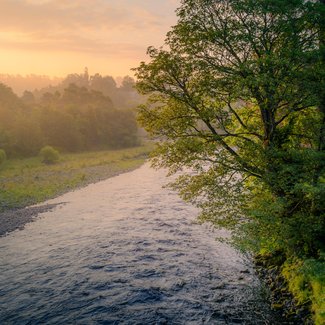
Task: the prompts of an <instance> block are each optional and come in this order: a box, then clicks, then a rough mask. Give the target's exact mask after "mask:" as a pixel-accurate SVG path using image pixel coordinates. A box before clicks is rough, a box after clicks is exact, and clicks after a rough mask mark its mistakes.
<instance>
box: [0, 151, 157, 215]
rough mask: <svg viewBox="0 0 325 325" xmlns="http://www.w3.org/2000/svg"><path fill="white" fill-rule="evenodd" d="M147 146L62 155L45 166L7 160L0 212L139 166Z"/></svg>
mask: <svg viewBox="0 0 325 325" xmlns="http://www.w3.org/2000/svg"><path fill="white" fill-rule="evenodd" d="M150 150H151V147H150V145H145V146H140V147H135V148H129V149H122V150H110V151H96V152H83V153H75V154H62V155H61V156H60V160H59V162H58V163H56V164H53V165H46V164H43V163H42V162H41V159H40V158H39V157H34V158H28V159H12V160H7V161H6V162H5V163H4V164H2V165H1V166H0V212H3V211H6V210H10V209H16V208H21V207H25V206H27V205H31V204H35V203H39V202H42V201H44V200H46V199H49V198H53V197H55V196H57V195H59V194H61V193H64V192H67V191H70V190H73V189H75V188H77V187H80V186H84V185H86V184H90V183H93V182H96V181H99V180H102V179H106V178H108V177H111V176H114V175H117V174H119V173H122V172H125V171H128V170H132V169H134V168H137V167H138V166H140V165H141V164H142V163H143V162H144V160H145V159H146V157H147V155H148V153H149V152H150Z"/></svg>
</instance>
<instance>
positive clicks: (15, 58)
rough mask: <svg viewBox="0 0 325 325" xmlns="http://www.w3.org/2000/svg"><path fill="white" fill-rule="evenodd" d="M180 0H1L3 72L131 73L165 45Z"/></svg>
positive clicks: (60, 74)
mask: <svg viewBox="0 0 325 325" xmlns="http://www.w3.org/2000/svg"><path fill="white" fill-rule="evenodd" d="M179 4H180V0H0V74H3V73H8V74H21V75H27V74H38V75H49V76H57V77H63V76H65V75H67V74H69V73H82V72H83V71H84V68H85V67H88V70H89V73H90V74H95V73H101V74H103V75H112V76H114V77H117V76H125V75H132V72H131V71H130V69H131V68H132V67H137V66H138V65H139V63H140V61H144V60H146V49H147V47H148V46H156V47H158V46H161V45H163V42H164V39H165V36H166V33H167V32H168V31H169V30H170V26H172V25H175V23H176V21H177V18H176V14H175V9H176V8H177V7H179Z"/></svg>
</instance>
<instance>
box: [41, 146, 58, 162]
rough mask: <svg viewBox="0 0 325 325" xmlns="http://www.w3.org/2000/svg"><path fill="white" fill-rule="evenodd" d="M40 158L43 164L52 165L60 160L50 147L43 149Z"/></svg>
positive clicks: (55, 151)
mask: <svg viewBox="0 0 325 325" xmlns="http://www.w3.org/2000/svg"><path fill="white" fill-rule="evenodd" d="M40 156H41V158H42V162H43V163H45V164H54V163H56V162H57V161H58V160H59V158H60V156H59V152H58V151H57V150H55V149H54V148H53V147H51V146H45V147H43V148H42V149H41V151H40Z"/></svg>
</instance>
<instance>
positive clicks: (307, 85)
mask: <svg viewBox="0 0 325 325" xmlns="http://www.w3.org/2000/svg"><path fill="white" fill-rule="evenodd" d="M323 7H324V6H323V5H322V4H321V3H318V2H316V1H303V0H290V1H289V0H288V1H278V0H272V1H270V0H267V1H266V0H261V1H252V0H220V1H214V0H183V1H182V4H181V7H180V8H179V9H178V11H177V14H178V18H179V20H178V23H177V24H176V26H174V27H173V28H172V30H171V31H170V32H169V33H168V34H167V39H166V42H165V45H164V47H162V48H159V49H156V48H153V47H150V48H149V49H148V55H149V57H150V62H149V63H144V62H142V63H141V64H140V66H139V67H138V68H137V69H135V70H136V76H137V79H138V82H137V87H138V89H139V91H140V92H141V93H142V94H145V95H148V96H149V99H148V101H147V103H146V104H145V105H142V106H140V108H139V120H140V122H141V123H142V125H143V126H144V127H145V128H146V130H147V131H148V132H149V133H150V134H151V135H152V136H153V137H155V138H157V139H159V140H160V141H159V144H158V146H157V150H156V151H155V153H154V164H155V165H156V166H159V167H167V168H169V170H170V172H171V173H173V172H176V171H178V170H182V169H183V171H184V173H183V175H182V176H181V177H179V178H178V180H177V181H176V182H175V183H174V187H175V188H176V189H178V190H179V191H180V193H181V194H182V195H183V197H184V198H185V199H187V200H189V201H192V202H194V203H196V204H197V205H198V206H200V207H201V208H202V218H204V219H205V220H210V221H213V222H214V223H215V224H217V225H221V226H226V227H229V228H231V229H233V230H240V231H241V237H242V234H243V233H242V231H244V234H246V242H247V241H248V239H249V240H250V241H251V244H252V245H253V246H254V245H257V246H258V247H267V248H268V249H282V250H284V251H286V252H288V253H292V252H296V253H298V254H300V253H302V254H313V252H314V251H315V250H316V249H317V248H316V247H319V246H318V245H320V241H321V240H320V238H321V237H322V232H323V231H324V218H323V215H322V211H323V206H322V200H321V197H322V196H323V195H324V186H323V185H324V183H323V180H324V178H322V175H323V177H324V151H323V140H324V139H323V133H324V111H323V107H324V106H323V99H324V89H325V87H324V78H323V76H324V64H323V63H324V62H323V57H322V53H323V42H322V33H323V32H322V31H323V30H324V8H323ZM307 225H308V231H306V226H307Z"/></svg>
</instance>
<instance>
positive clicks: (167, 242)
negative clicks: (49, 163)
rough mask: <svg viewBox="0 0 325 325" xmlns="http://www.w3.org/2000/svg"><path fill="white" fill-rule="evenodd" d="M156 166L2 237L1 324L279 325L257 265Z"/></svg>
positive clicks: (86, 191)
mask: <svg viewBox="0 0 325 325" xmlns="http://www.w3.org/2000/svg"><path fill="white" fill-rule="evenodd" d="M166 183H167V180H166V177H165V172H164V171H155V170H153V169H151V168H150V167H149V165H148V164H145V165H143V166H142V167H141V168H139V169H137V170H135V171H132V172H129V173H126V174H122V175H119V176H116V177H113V178H110V179H108V180H106V181H102V182H99V183H96V184H92V185H89V186H87V187H85V188H83V189H80V190H77V191H74V192H71V193H68V194H65V195H63V196H61V197H59V198H56V199H54V200H50V201H48V202H46V203H58V205H57V206H56V208H54V209H53V210H52V211H48V212H45V213H42V214H41V215H40V216H39V217H38V218H37V219H36V221H35V222H32V223H29V224H27V225H26V226H25V228H24V229H23V230H20V231H18V230H17V231H15V232H12V233H10V234H9V235H7V236H5V237H2V238H0V324H278V322H277V321H276V320H275V318H274V315H273V314H272V312H271V311H270V309H269V306H268V303H267V302H266V301H265V300H264V299H265V298H264V297H263V290H262V288H261V285H260V283H259V281H258V279H257V277H256V275H255V273H254V270H253V268H252V266H251V264H250V262H249V261H248V260H247V259H245V258H244V257H243V256H242V255H240V254H239V253H237V252H236V251H235V250H234V249H233V248H231V247H229V246H227V245H226V244H224V243H220V242H218V241H216V240H215V238H216V237H217V236H218V233H217V232H216V231H215V230H214V229H213V228H212V227H209V226H207V225H199V224H197V223H195V217H196V215H197V212H198V211H197V210H196V209H195V208H194V207H192V206H191V205H188V204H186V203H184V202H183V201H182V200H181V199H180V198H179V197H178V196H177V194H176V193H174V192H172V191H170V190H168V189H166V188H162V186H163V185H164V184H166Z"/></svg>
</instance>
